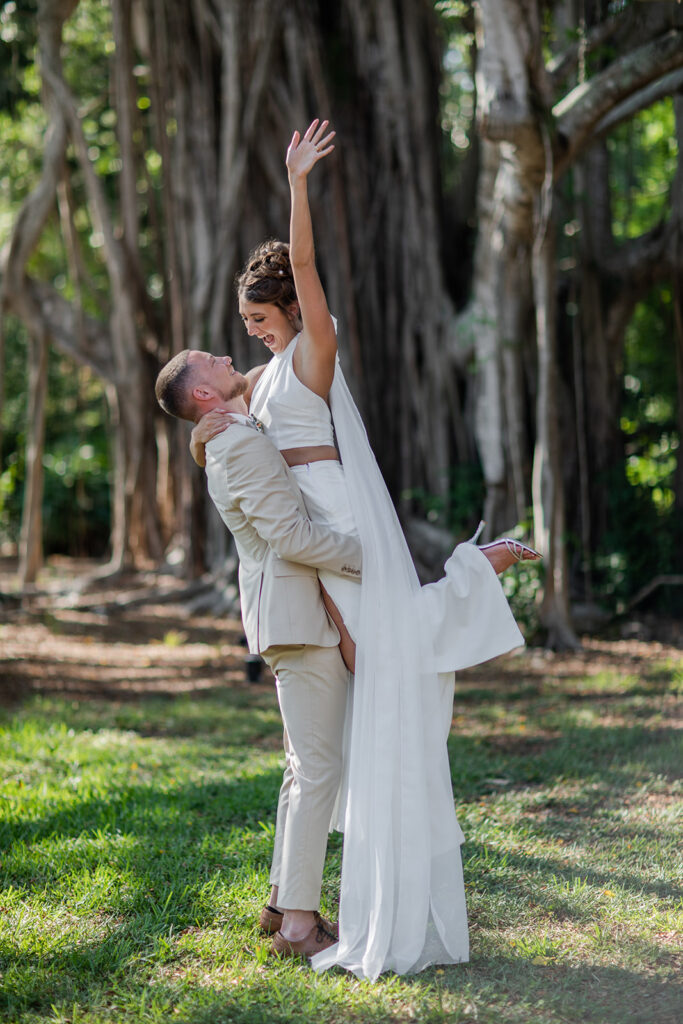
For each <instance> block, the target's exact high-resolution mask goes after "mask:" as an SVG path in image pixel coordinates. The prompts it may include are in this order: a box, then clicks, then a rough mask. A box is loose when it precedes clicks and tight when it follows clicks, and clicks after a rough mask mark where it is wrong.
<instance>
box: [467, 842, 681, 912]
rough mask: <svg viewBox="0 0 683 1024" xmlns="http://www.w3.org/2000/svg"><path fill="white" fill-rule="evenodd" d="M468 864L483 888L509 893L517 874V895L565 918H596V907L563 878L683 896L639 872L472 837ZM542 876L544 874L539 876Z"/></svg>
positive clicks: (636, 891) (637, 893)
mask: <svg viewBox="0 0 683 1024" xmlns="http://www.w3.org/2000/svg"><path fill="white" fill-rule="evenodd" d="M653 842H656V839H653ZM463 863H464V872H465V878H466V880H468V881H470V882H471V884H472V885H473V886H474V887H476V889H477V891H479V892H481V893H487V892H488V893H494V892H498V893H503V894H506V893H508V892H509V891H510V883H511V879H513V878H514V890H515V893H516V895H517V896H519V895H520V894H522V895H524V894H526V895H527V896H528V897H529V898H530V899H531V900H533V902H534V904H536V905H537V906H541V907H547V908H549V909H554V910H557V911H559V912H561V913H562V916H564V917H573V918H575V919H577V920H583V921H585V920H591V919H592V918H593V917H595V908H594V907H592V906H582V907H577V906H576V905H575V904H574V903H572V901H570V900H568V899H566V898H565V897H564V896H563V892H562V889H561V888H560V886H559V885H558V883H562V882H564V883H566V884H567V886H570V887H571V886H572V885H577V884H578V885H580V886H584V885H589V886H595V887H596V888H597V889H612V888H615V887H619V888H621V889H624V890H625V891H626V892H630V893H631V895H633V896H640V895H642V894H644V893H651V894H653V895H655V896H658V897H660V898H666V899H671V900H678V899H681V898H683V888H681V887H680V886H676V885H673V884H669V883H667V882H659V881H652V880H649V879H647V878H645V877H643V876H642V875H639V874H636V873H635V872H631V873H627V872H623V871H619V870H616V871H596V870H595V869H594V868H586V867H577V866H575V865H572V866H568V865H567V864H566V863H563V862H562V861H561V860H560V859H559V858H554V857H539V856H537V855H534V854H519V853H512V852H510V851H509V850H505V851H502V850H497V849H495V848H494V847H491V846H489V845H487V844H486V843H477V842H472V841H470V840H468V841H466V842H465V845H464V846H463ZM539 876H542V877H541V878H540V879H539ZM550 883H553V884H552V885H550Z"/></svg>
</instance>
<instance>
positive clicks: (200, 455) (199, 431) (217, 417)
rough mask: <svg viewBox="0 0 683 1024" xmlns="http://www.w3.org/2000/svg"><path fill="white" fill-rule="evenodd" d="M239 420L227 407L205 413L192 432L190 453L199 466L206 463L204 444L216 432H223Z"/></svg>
mask: <svg viewBox="0 0 683 1024" xmlns="http://www.w3.org/2000/svg"><path fill="white" fill-rule="evenodd" d="M237 422H239V421H238V420H236V419H235V418H234V416H232V414H231V413H229V412H226V410H225V409H212V410H211V412H207V413H205V415H204V416H202V418H201V419H200V421H199V423H197V424H196V425H195V426H194V427H193V429H192V433H191V434H190V453H191V455H192V458H193V459H194V461H195V462H196V463H197V465H198V466H202V467H203V466H205V465H206V452H205V450H204V445H205V444H206V442H207V441H210V440H211V438H212V437H215V436H216V434H222V433H223V431H224V430H227V428H228V427H229V426H230V424H231V423H237Z"/></svg>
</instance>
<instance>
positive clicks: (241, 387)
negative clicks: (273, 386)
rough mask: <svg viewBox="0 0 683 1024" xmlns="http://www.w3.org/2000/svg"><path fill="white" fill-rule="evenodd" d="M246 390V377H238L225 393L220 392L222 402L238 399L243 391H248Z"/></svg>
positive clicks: (247, 386)
mask: <svg viewBox="0 0 683 1024" xmlns="http://www.w3.org/2000/svg"><path fill="white" fill-rule="evenodd" d="M248 388H249V381H248V380H247V379H246V377H238V379H237V380H236V381H234V383H233V385H232V387H231V388H230V389H228V390H227V391H221V392H220V396H221V399H222V401H224V402H229V401H231V400H232V399H233V398H239V396H240V395H243V394H244V393H245V391H247V390H248Z"/></svg>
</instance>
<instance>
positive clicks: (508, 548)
mask: <svg viewBox="0 0 683 1024" xmlns="http://www.w3.org/2000/svg"><path fill="white" fill-rule="evenodd" d="M479 550H480V551H482V552H483V553H484V554H485V555H486V557H487V558H488V560H489V562H490V563H491V565H492V566H493V569H494V571H495V572H497V573H501V572H505V570H506V569H509V568H510V566H511V565H514V564H515V562H537V561H538V559H539V558H541V555H539V553H538V551H534V549H533V548H530V547H529V545H528V544H523V543H522V541H521V540H515V539H514V537H501V538H500V540H494V541H492V542H491V543H490V544H482V545H481V547H480V548H479Z"/></svg>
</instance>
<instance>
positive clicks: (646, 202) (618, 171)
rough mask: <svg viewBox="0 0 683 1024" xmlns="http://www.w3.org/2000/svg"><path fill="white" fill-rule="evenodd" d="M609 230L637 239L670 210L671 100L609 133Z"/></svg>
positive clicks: (673, 128) (673, 154)
mask: <svg viewBox="0 0 683 1024" xmlns="http://www.w3.org/2000/svg"><path fill="white" fill-rule="evenodd" d="M607 148H608V152H609V155H610V185H611V189H612V230H613V231H614V236H615V238H617V239H620V238H636V237H637V236H638V235H640V234H642V233H643V232H644V231H648V230H649V229H650V228H653V227H654V226H655V225H656V224H657V223H658V222H659V221H660V220H661V219H662V218H663V217H665V215H666V214H667V213H668V211H669V208H670V188H671V183H672V181H673V178H674V174H675V173H676V164H677V159H678V146H677V143H676V126H675V119H674V112H673V100H672V99H670V98H668V99H664V100H661V101H660V102H659V103H655V104H653V105H652V106H651V107H648V108H647V109H646V110H642V111H640V112H639V113H638V114H636V115H635V117H633V118H631V119H629V120H628V121H626V122H625V123H624V124H622V125H619V126H618V127H617V128H616V129H615V130H614V131H613V132H612V133H611V134H610V136H609V138H608V141H607Z"/></svg>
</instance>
